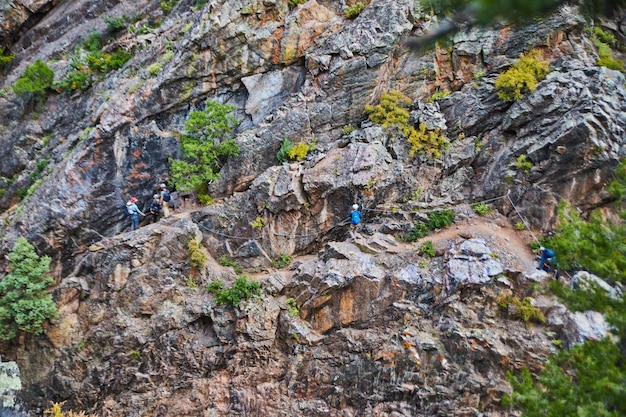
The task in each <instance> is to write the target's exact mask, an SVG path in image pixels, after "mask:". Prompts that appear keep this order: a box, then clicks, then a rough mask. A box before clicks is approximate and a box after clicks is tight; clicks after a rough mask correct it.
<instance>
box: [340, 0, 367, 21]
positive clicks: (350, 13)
mask: <svg viewBox="0 0 626 417" xmlns="http://www.w3.org/2000/svg"><path fill="white" fill-rule="evenodd" d="M364 9H365V3H361V2H358V3H355V4H354V5H352V6H350V7H347V8H346V12H345V13H346V17H347V18H348V19H354V18H356V17H357V16H358V15H360V14H361V12H362V11H363V10H364Z"/></svg>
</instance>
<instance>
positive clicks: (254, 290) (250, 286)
mask: <svg viewBox="0 0 626 417" xmlns="http://www.w3.org/2000/svg"><path fill="white" fill-rule="evenodd" d="M206 289H207V291H208V292H210V293H211V294H213V295H215V301H216V302H217V303H218V304H229V305H232V306H234V307H239V304H240V303H241V301H243V300H248V299H250V298H252V297H253V296H255V295H256V296H260V295H261V286H260V285H259V283H258V282H256V281H248V277H247V276H245V275H242V276H240V277H239V278H237V280H236V281H235V282H233V285H232V286H231V287H230V288H224V284H223V283H222V281H213V282H211V283H210V284H209V285H208V286H207V288H206Z"/></svg>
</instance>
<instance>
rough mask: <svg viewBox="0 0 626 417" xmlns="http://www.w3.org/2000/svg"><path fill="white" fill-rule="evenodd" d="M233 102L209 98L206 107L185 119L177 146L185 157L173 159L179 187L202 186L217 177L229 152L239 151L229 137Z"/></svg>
mask: <svg viewBox="0 0 626 417" xmlns="http://www.w3.org/2000/svg"><path fill="white" fill-rule="evenodd" d="M233 110H234V107H233V106H230V105H226V104H219V103H216V102H214V101H208V102H207V107H206V110H204V111H192V112H191V113H190V114H189V120H187V122H186V123H185V133H184V134H183V136H182V139H181V144H180V148H181V151H182V153H183V157H184V159H176V160H172V167H171V169H172V177H173V180H174V182H175V183H176V188H178V189H179V190H181V191H190V190H196V189H201V188H202V187H203V186H206V184H208V183H209V182H210V181H213V180H215V179H217V178H218V177H219V170H220V169H221V168H222V165H223V164H224V163H225V162H226V159H227V158H228V157H229V156H237V155H239V145H237V144H236V143H235V141H234V140H233V139H232V138H231V136H232V132H233V128H234V126H236V125H237V123H238V122H237V119H235V118H234V117H233V116H231V115H230V113H231V112H232V111H233Z"/></svg>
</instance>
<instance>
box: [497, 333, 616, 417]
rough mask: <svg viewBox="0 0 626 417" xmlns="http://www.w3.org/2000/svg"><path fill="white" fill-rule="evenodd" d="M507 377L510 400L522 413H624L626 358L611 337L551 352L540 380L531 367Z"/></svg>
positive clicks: (542, 416)
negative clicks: (534, 379) (625, 359)
mask: <svg viewBox="0 0 626 417" xmlns="http://www.w3.org/2000/svg"><path fill="white" fill-rule="evenodd" d="M507 376H508V378H509V381H510V383H511V386H512V387H513V394H512V395H511V396H510V397H509V398H508V399H507V401H506V403H507V404H510V405H512V406H514V407H518V408H521V409H522V410H523V414H522V415H523V416H524V417H562V416H615V417H617V416H624V415H626V401H624V381H626V362H625V361H624V356H623V353H622V352H620V348H619V346H618V345H616V344H615V343H613V341H611V340H610V339H609V338H605V339H602V340H600V341H590V340H588V341H586V342H585V343H583V344H582V345H576V346H574V347H572V348H571V349H570V350H564V351H561V352H559V353H558V354H555V355H551V356H550V357H549V358H548V362H547V363H546V365H545V368H544V369H543V370H542V371H541V374H540V376H539V379H538V381H537V382H536V383H534V381H533V378H532V375H531V373H530V371H529V370H528V368H527V367H523V368H522V370H521V372H520V373H519V374H518V375H513V373H512V372H510V371H508V372H507Z"/></svg>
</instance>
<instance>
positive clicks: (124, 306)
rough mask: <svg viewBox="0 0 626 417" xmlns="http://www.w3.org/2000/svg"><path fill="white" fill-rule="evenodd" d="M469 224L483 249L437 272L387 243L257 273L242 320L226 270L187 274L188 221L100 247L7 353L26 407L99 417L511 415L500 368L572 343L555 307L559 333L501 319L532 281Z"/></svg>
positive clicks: (536, 364) (327, 252) (473, 247)
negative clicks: (42, 320)
mask: <svg viewBox="0 0 626 417" xmlns="http://www.w3.org/2000/svg"><path fill="white" fill-rule="evenodd" d="M473 221H474V222H475V221H477V220H476V219H475V220H473ZM473 221H471V220H468V221H466V222H465V223H464V226H462V227H474V229H472V230H475V233H476V236H475V237H474V238H470V239H468V240H466V239H464V238H461V237H460V236H459V235H458V234H454V233H451V234H450V238H446V239H444V240H442V241H441V243H442V244H444V245H445V246H447V247H449V248H450V250H451V251H452V253H455V254H458V255H455V256H453V257H440V258H437V259H435V262H431V263H428V262H425V258H422V257H420V256H418V255H417V253H416V252H415V250H414V249H413V248H412V247H411V246H410V245H406V244H404V245H403V244H401V243H399V242H397V241H395V240H394V239H393V238H392V237H390V236H382V235H376V234H374V235H373V236H372V237H371V238H370V237H369V236H368V235H360V237H359V238H358V240H357V242H355V243H348V242H329V243H328V244H327V245H326V246H325V247H324V249H323V250H322V251H320V252H319V253H318V254H317V255H316V256H313V257H309V258H308V259H303V260H302V261H298V262H297V263H296V264H294V265H293V267H292V268H290V269H291V270H290V269H286V270H274V271H272V272H268V273H259V274H255V276H254V279H257V280H259V281H260V283H261V285H262V286H263V287H264V288H272V290H270V291H269V292H267V293H265V294H264V295H263V296H262V297H260V298H254V299H252V300H251V301H249V302H245V303H243V304H242V306H241V308H234V307H232V306H227V305H217V304H216V302H215V299H214V298H213V296H211V295H209V294H208V293H207V292H206V291H205V289H204V287H205V286H206V285H207V284H208V283H209V282H211V281H212V280H215V279H222V280H225V281H226V282H227V283H228V282H230V281H232V280H233V279H234V278H235V274H234V273H233V271H232V270H231V268H228V267H222V266H220V265H219V264H218V263H217V262H215V261H214V260H213V259H212V258H210V259H209V261H208V262H207V263H206V265H205V267H201V268H196V267H191V266H190V264H189V260H188V255H187V248H186V243H187V242H188V241H189V240H191V239H192V238H195V237H198V236H201V235H202V232H201V229H200V228H199V227H198V226H196V225H195V224H194V223H193V222H191V221H190V220H189V219H185V218H184V217H181V218H179V219H172V220H171V221H169V222H161V223H157V224H154V225H150V226H146V227H143V228H141V229H140V230H139V231H138V232H133V233H124V234H121V235H119V236H117V237H114V238H108V239H105V240H103V241H101V242H100V243H98V244H96V245H93V246H91V247H90V248H89V252H88V253H86V254H84V255H83V256H82V257H81V260H80V262H79V263H78V265H77V267H76V269H75V271H74V273H73V274H72V276H70V277H67V278H66V279H65V280H64V281H63V283H62V285H60V286H59V287H58V288H57V290H56V292H55V297H56V299H57V300H58V301H59V303H60V305H61V313H62V314H61V317H60V318H59V319H57V320H55V321H54V322H53V323H52V325H51V326H49V327H48V329H47V332H46V338H45V339H42V338H39V339H37V338H29V339H28V340H26V341H25V344H24V345H23V346H22V347H21V348H20V349H19V350H18V351H16V352H14V354H16V357H17V358H18V364H19V366H20V370H21V373H22V377H23V379H24V380H25V381H26V386H25V387H24V391H23V395H24V398H25V399H26V401H27V402H28V403H29V404H30V405H31V407H35V406H38V407H43V406H45V405H46V404H44V403H43V399H45V398H55V399H56V400H59V401H61V400H67V401H68V404H67V405H68V407H75V408H84V407H87V408H88V409H89V410H93V411H97V412H98V413H99V415H102V416H118V415H177V416H194V415H199V414H203V413H213V414H216V415H246V414H250V413H253V414H254V413H257V414H262V415H268V416H270V415H271V416H279V415H293V414H301V415H352V416H357V415H359V416H361V415H365V416H374V415H379V414H381V413H383V414H389V413H392V412H394V411H395V412H397V413H399V415H413V416H429V415H438V414H439V415H447V414H450V413H452V412H453V411H454V410H464V413H466V414H468V415H479V411H478V410H479V409H481V410H483V412H489V413H491V415H505V414H506V413H508V412H503V413H500V412H498V410H499V406H498V404H499V402H500V399H501V397H502V395H504V394H505V393H506V392H507V389H508V388H507V386H508V385H507V383H506V379H505V370H507V369H514V368H517V367H519V366H521V365H526V366H529V367H531V369H534V370H537V369H540V368H541V366H542V362H543V360H544V359H545V356H546V355H547V354H548V353H549V352H551V351H552V350H553V349H554V347H553V345H552V343H551V340H552V338H553V337H554V336H553V335H554V330H556V329H557V328H558V329H559V330H558V331H559V332H560V333H561V334H562V337H563V338H566V337H574V335H573V334H570V333H569V332H570V331H571V329H569V328H568V327H567V326H564V325H561V326H557V325H555V324H554V323H556V322H557V319H556V318H557V315H556V314H557V313H556V311H560V310H558V309H557V307H558V306H559V304H558V303H555V302H554V300H550V299H548V298H545V297H544V298H542V303H539V304H538V305H539V306H540V308H541V309H542V310H543V311H545V312H546V313H548V312H549V311H552V313H551V315H552V316H551V317H554V318H553V319H552V323H553V324H552V325H551V326H552V327H544V326H542V325H536V324H533V323H528V324H524V323H523V322H522V321H520V320H519V319H516V318H515V316H509V317H508V318H507V317H506V316H504V315H503V313H502V312H501V308H500V307H499V305H498V303H497V298H498V295H499V294H511V293H516V294H519V295H520V296H522V295H523V294H525V293H527V292H528V291H529V285H528V284H529V283H530V282H532V281H528V280H525V279H520V276H522V277H523V271H520V270H518V269H516V267H515V266H514V264H515V263H516V262H519V261H520V259H519V258H518V256H519V254H514V257H513V258H511V257H510V256H509V255H511V253H510V252H509V251H510V250H511V248H508V247H502V246H500V243H497V242H496V240H494V237H493V236H492V235H491V234H490V233H483V232H481V231H480V228H478V227H475V226H472V222H473ZM493 221H494V222H499V221H501V220H499V219H494V220H493ZM481 222H483V221H482V220H481ZM490 222H491V221H488V222H487V223H485V224H486V225H489V224H490ZM459 227H461V226H459ZM489 227H491V226H489ZM494 227H495V226H494ZM509 230H510V229H509ZM453 231H454V229H452V230H451V232H453ZM507 233H514V232H512V230H510V231H509V232H507ZM463 234H466V233H463ZM500 235H502V232H501V233H500ZM509 242H510V244H511V245H517V242H515V241H512V240H511V239H509ZM361 246H364V247H365V246H369V247H371V248H374V247H375V248H377V249H376V250H367V251H362V250H361V249H360V247H361ZM487 253H498V254H500V255H501V257H498V258H494V257H493V256H486V257H485V256H483V255H485V254H487ZM494 259H497V261H498V262H500V264H501V267H502V271H503V272H504V273H503V274H495V276H494V277H493V278H491V279H481V280H480V282H470V281H466V282H457V283H456V285H455V286H454V287H450V286H448V285H447V283H448V282H449V280H450V278H451V275H450V273H451V271H453V270H454V267H453V264H455V263H457V262H459V261H460V260H463V262H466V263H467V265H468V266H470V267H471V268H472V269H475V270H479V269H482V270H485V271H492V270H493V265H492V263H493V260H494ZM478 264H482V265H478ZM531 268H532V267H531ZM520 274H521V275H520ZM507 276H508V277H507ZM288 299H293V300H294V301H295V305H297V306H299V312H298V313H297V314H296V315H292V314H289V313H288V305H289V303H288V302H287V300H288ZM292 304H293V302H292ZM567 314H568V313H567V311H561V313H560V316H558V317H561V319H560V320H561V322H562V323H564V322H565V321H566V317H567ZM33 343H37V344H38V345H39V348H38V349H37V350H34V349H32V348H31V347H30V346H31V344H33ZM77 398H80V402H78V401H77V400H76V399H77ZM131 410H132V411H131Z"/></svg>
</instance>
